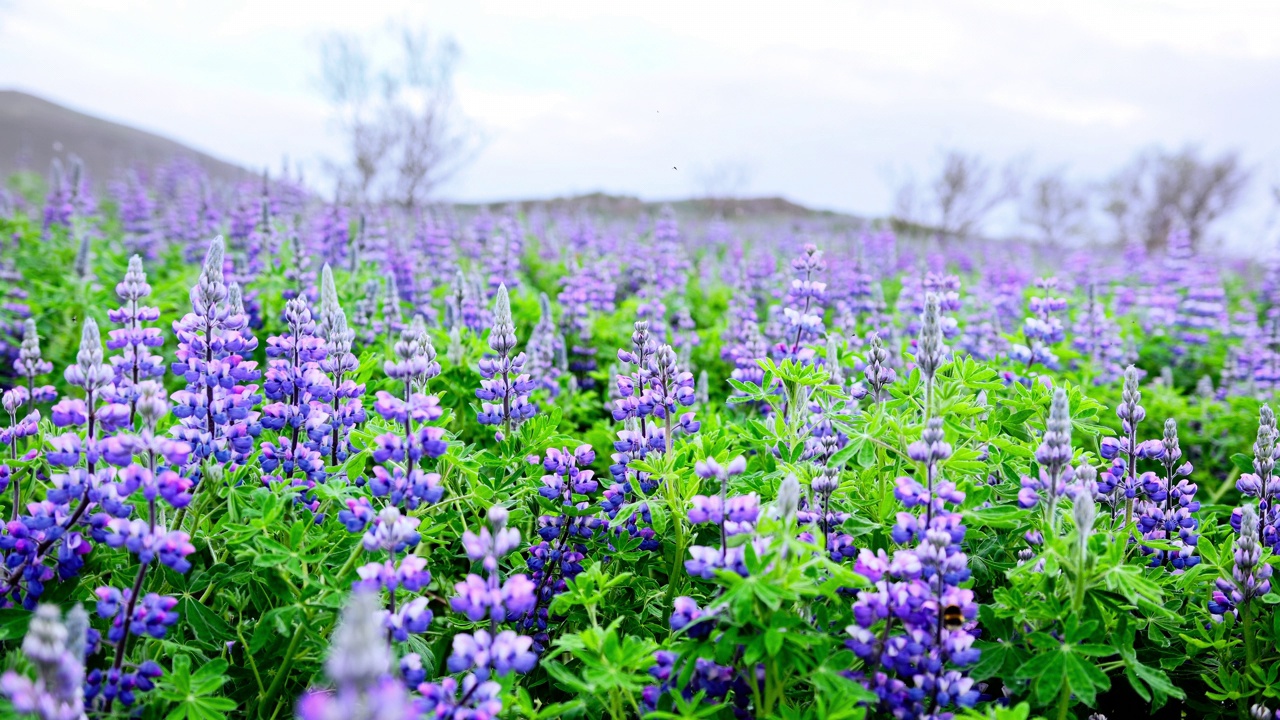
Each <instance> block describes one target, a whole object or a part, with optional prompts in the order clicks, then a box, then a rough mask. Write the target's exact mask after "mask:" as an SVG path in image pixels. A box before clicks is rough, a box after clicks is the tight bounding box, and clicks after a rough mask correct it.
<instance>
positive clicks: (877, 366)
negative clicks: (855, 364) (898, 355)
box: [862, 332, 898, 402]
mask: <svg viewBox="0 0 1280 720" xmlns="http://www.w3.org/2000/svg"><path fill="white" fill-rule="evenodd" d="M862 375H863V377H864V378H866V380H867V387H868V388H869V389H870V395H871V401H872V402H880V401H881V400H882V399H883V397H884V396H883V394H882V393H883V392H884V389H885V386H887V385H889V384H890V383H892V382H894V381H895V380H897V379H898V374H897V373H896V372H894V370H893V368H891V367H889V351H888V350H886V349H885V347H884V343H883V342H881V340H880V333H877V332H872V333H871V334H870V335H868V336H867V356H866V367H864V368H863V370H862Z"/></svg>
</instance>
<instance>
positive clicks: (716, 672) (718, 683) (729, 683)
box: [641, 650, 758, 717]
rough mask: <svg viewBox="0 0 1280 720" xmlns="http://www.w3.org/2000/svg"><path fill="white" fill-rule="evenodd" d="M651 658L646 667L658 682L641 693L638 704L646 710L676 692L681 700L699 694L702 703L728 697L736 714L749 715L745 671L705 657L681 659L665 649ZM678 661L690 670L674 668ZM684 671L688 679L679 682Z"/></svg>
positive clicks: (748, 695)
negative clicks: (688, 666) (689, 667)
mask: <svg viewBox="0 0 1280 720" xmlns="http://www.w3.org/2000/svg"><path fill="white" fill-rule="evenodd" d="M653 659H654V665H653V667H651V668H649V674H650V675H651V676H653V678H654V679H655V680H657V681H658V684H657V685H649V686H647V687H645V689H644V691H643V692H642V694H641V700H642V707H643V708H644V710H645V712H646V713H648V712H653V711H655V710H657V709H658V703H659V702H660V700H661V699H662V698H663V696H665V695H668V694H671V693H675V692H679V693H680V696H681V698H682V699H684V700H685V701H689V700H691V699H693V698H694V697H696V696H698V695H699V694H700V695H701V696H702V698H703V702H705V703H708V704H711V705H718V704H720V703H724V702H726V701H729V700H732V703H733V709H734V713H735V716H736V717H750V703H751V698H752V694H751V693H752V688H751V685H752V683H751V682H750V681H749V679H748V677H747V675H746V673H745V672H741V671H739V670H737V669H736V668H734V667H733V666H732V665H718V664H716V663H714V662H712V661H711V660H708V659H706V658H698V657H690V658H687V659H682V658H681V656H680V655H678V654H677V653H674V652H671V651H669V650H659V651H658V652H656V653H654V654H653ZM681 662H683V663H684V664H686V665H692V668H691V671H686V670H682V669H681V668H680V667H677V663H681ZM686 674H687V676H688V682H687V683H683V679H684V677H685V676H686ZM757 689H758V682H757Z"/></svg>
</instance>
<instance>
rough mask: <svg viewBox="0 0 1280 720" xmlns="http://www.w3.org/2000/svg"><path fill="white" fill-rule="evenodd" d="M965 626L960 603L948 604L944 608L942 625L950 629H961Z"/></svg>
mask: <svg viewBox="0 0 1280 720" xmlns="http://www.w3.org/2000/svg"><path fill="white" fill-rule="evenodd" d="M963 626H964V613H963V612H961V611H960V606H959V605H948V606H946V607H945V608H943V609H942V627H944V628H946V629H948V630H959V629H960V628H961V627H963Z"/></svg>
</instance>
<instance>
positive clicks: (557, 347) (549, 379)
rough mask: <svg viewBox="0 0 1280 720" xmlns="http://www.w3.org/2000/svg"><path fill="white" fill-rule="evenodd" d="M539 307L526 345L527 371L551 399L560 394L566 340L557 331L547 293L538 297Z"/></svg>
mask: <svg viewBox="0 0 1280 720" xmlns="http://www.w3.org/2000/svg"><path fill="white" fill-rule="evenodd" d="M538 307H539V310H540V312H541V314H540V315H539V316H538V324H537V325H535V326H534V328H533V333H532V334H530V335H529V342H528V344H527V345H526V350H527V352H528V355H529V363H528V365H527V366H526V368H525V369H526V370H528V372H529V377H530V378H532V379H533V381H534V382H535V383H537V385H538V387H540V388H544V389H545V390H547V392H548V393H549V394H550V395H551V397H555V396H556V395H557V394H558V393H559V392H560V384H559V383H558V382H557V378H558V377H559V376H560V365H561V364H562V360H561V358H562V357H563V356H564V353H565V348H564V339H563V338H561V337H560V334H559V332H557V331H556V324H555V318H554V317H552V313H551V300H550V299H549V298H548V297H547V295H546V293H542V294H541V295H539V296H538Z"/></svg>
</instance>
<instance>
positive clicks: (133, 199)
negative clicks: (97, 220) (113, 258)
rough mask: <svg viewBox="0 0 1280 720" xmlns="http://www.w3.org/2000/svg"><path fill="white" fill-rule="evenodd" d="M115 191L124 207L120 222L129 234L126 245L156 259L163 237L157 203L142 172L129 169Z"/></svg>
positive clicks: (121, 205)
mask: <svg viewBox="0 0 1280 720" xmlns="http://www.w3.org/2000/svg"><path fill="white" fill-rule="evenodd" d="M113 194H114V195H115V197H116V203H117V205H118V206H119V208H120V225H121V228H122V229H123V230H124V233H125V246H126V247H127V248H128V249H129V251H130V252H136V253H139V254H141V255H143V256H145V257H146V258H148V259H152V258H155V256H156V251H157V245H158V244H159V243H160V241H161V240H163V237H162V236H161V234H160V233H159V232H158V231H157V227H156V203H155V201H154V200H153V199H152V198H151V194H150V193H149V192H148V191H147V187H146V185H145V184H144V183H143V182H142V179H141V178H140V177H139V176H138V173H137V172H135V171H133V170H129V171H128V172H127V173H126V174H125V176H124V178H123V179H122V180H121V181H120V182H118V183H115V184H114V186H113Z"/></svg>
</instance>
